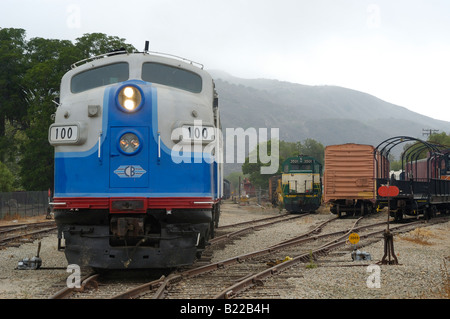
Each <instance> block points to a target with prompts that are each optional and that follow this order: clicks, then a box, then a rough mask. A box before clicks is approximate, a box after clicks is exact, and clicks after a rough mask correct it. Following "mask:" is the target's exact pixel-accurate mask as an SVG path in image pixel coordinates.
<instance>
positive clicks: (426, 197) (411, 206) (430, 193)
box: [376, 136, 450, 221]
mask: <svg viewBox="0 0 450 319" xmlns="http://www.w3.org/2000/svg"><path fill="white" fill-rule="evenodd" d="M404 142H414V144H412V145H410V146H409V147H407V148H406V149H405V150H404V152H403V153H402V157H401V161H402V167H403V169H402V173H401V174H400V176H399V178H395V176H387V175H386V173H385V172H386V171H385V170H384V169H381V170H379V171H378V172H377V175H376V181H377V187H380V186H382V185H390V186H395V187H397V188H398V189H399V194H398V195H397V196H395V197H393V198H390V199H389V200H390V205H389V206H390V215H391V216H392V217H394V220H396V221H400V220H402V219H403V218H404V216H416V217H419V215H423V216H424V217H425V218H427V219H429V218H431V217H434V216H436V214H437V213H438V212H440V213H448V212H449V211H450V149H448V148H447V147H446V146H442V145H436V144H433V143H431V142H426V141H422V140H420V139H416V138H412V137H405V136H401V137H393V138H391V139H388V140H386V141H384V142H382V143H381V144H380V145H379V146H377V149H379V150H380V151H381V152H382V153H384V154H386V155H388V153H389V151H390V149H391V148H393V147H394V146H396V145H399V144H401V143H404ZM423 152H426V154H427V155H426V158H421V156H420V155H421V154H422V153H423ZM378 202H379V203H380V206H387V199H386V198H381V197H380V196H379V197H378Z"/></svg>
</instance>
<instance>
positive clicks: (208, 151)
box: [49, 50, 223, 269]
mask: <svg viewBox="0 0 450 319" xmlns="http://www.w3.org/2000/svg"><path fill="white" fill-rule="evenodd" d="M219 130H220V116H219V108H218V96H217V93H216V90H215V85H214V82H213V79H212V78H211V76H210V75H209V74H208V73H207V72H206V71H205V70H204V69H203V66H202V65H200V64H198V63H196V62H193V61H189V60H186V59H183V58H179V57H175V56H171V55H165V54H160V53H152V52H149V51H148V50H144V52H134V53H128V52H125V51H119V52H114V53H113V54H110V53H107V54H104V55H101V56H96V57H93V58H88V59H86V60H83V61H80V62H77V63H75V64H74V65H72V69H71V70H70V71H68V72H67V73H66V74H65V75H64V76H63V78H62V80H61V90H60V102H59V106H58V108H57V111H56V114H55V122H54V124H52V125H51V126H50V128H49V142H50V144H51V145H53V146H54V148H55V158H54V162H55V180H54V198H53V202H52V205H53V207H54V214H55V220H56V223H57V225H58V237H59V240H61V239H64V243H65V255H66V258H67V260H68V262H69V263H70V264H78V265H80V266H90V267H92V268H98V269H125V268H127V269H132V268H167V267H177V266H181V265H189V264H192V263H193V262H194V260H195V258H196V256H199V255H200V254H201V253H202V251H203V250H204V248H205V245H207V242H208V240H209V239H210V238H211V237H213V236H214V228H215V226H217V224H218V221H219V215H220V199H221V197H222V196H223V167H222V164H221V161H218V160H217V159H218V158H219V157H220V154H222V147H223V143H222V141H221V134H220V131H219Z"/></svg>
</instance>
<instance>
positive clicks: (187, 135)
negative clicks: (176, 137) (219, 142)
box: [182, 125, 214, 141]
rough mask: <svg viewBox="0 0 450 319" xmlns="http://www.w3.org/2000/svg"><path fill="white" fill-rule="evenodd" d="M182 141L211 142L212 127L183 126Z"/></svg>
mask: <svg viewBox="0 0 450 319" xmlns="http://www.w3.org/2000/svg"><path fill="white" fill-rule="evenodd" d="M182 132H183V139H184V140H191V141H192V140H193V141H199V140H201V141H213V140H214V127H211V126H201V125H185V126H183V129H182Z"/></svg>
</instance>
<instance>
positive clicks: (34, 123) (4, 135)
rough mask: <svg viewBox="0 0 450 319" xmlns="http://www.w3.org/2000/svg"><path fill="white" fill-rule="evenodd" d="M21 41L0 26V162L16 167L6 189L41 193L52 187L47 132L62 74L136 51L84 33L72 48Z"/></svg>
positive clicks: (45, 41)
mask: <svg viewBox="0 0 450 319" xmlns="http://www.w3.org/2000/svg"><path fill="white" fill-rule="evenodd" d="M25 38H26V37H25V30H23V29H12V28H11V29H6V28H5V29H1V28H0V161H3V162H4V163H5V164H6V166H7V167H10V168H14V170H13V171H14V175H13V178H11V179H10V180H11V181H13V184H11V185H12V186H10V187H13V188H15V189H24V190H43V189H48V188H49V187H50V188H51V187H52V185H53V169H54V168H53V167H54V166H53V155H54V149H53V147H52V146H50V145H49V143H48V128H49V126H50V125H51V123H52V119H51V115H52V114H54V113H55V110H56V105H55V103H53V100H55V99H56V98H57V97H58V95H59V87H60V81H61V78H62V76H63V75H64V73H66V72H67V71H68V70H70V66H71V64H73V63H75V62H77V61H80V60H83V59H86V58H89V57H92V56H95V55H99V54H103V53H107V52H110V51H113V50H115V49H120V48H125V49H126V50H127V51H135V48H134V47H133V46H132V45H130V44H127V43H126V42H125V39H122V38H119V37H114V36H108V35H106V34H103V33H92V34H84V35H83V36H82V37H80V38H77V39H76V43H75V44H73V43H72V42H71V41H69V40H53V39H44V38H39V37H36V38H32V39H30V40H29V41H28V42H27V41H26V40H25ZM8 172H9V173H10V174H11V171H10V170H8ZM5 174H7V173H5ZM19 181H20V182H19Z"/></svg>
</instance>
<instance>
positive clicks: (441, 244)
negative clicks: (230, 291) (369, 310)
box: [0, 203, 450, 299]
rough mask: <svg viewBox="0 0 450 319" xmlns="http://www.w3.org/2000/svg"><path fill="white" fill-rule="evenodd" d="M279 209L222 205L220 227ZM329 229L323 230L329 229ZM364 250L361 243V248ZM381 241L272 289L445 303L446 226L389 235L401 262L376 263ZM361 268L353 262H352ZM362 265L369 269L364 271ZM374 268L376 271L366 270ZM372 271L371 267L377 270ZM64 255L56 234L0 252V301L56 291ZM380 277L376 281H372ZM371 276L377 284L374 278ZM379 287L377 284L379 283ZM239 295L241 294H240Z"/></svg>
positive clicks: (252, 238)
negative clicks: (35, 262)
mask: <svg viewBox="0 0 450 319" xmlns="http://www.w3.org/2000/svg"><path fill="white" fill-rule="evenodd" d="M279 214H280V212H279V211H278V210H275V209H271V208H262V207H259V206H238V205H237V204H232V203H226V204H224V205H223V206H222V214H221V221H220V225H222V226H224V225H228V224H234V223H238V222H241V221H246V220H254V219H260V218H265V217H270V216H276V215H279ZM332 217H333V216H331V215H330V214H329V213H325V212H324V213H320V214H316V215H311V216H307V217H304V218H300V219H296V220H294V221H292V222H290V223H280V224H275V225H274V226H272V227H270V229H264V230H260V231H256V232H254V233H252V234H249V235H246V236H245V237H244V238H242V239H240V240H235V241H233V242H232V243H230V244H227V245H226V246H225V248H224V249H221V250H217V252H215V253H214V255H213V260H212V261H213V262H214V261H218V260H221V259H224V258H229V257H232V256H233V255H234V256H235V255H239V254H243V253H246V252H250V251H253V250H257V249H259V248H263V247H264V246H265V245H266V244H267V243H270V244H273V238H276V241H277V242H280V241H282V240H284V239H288V238H291V237H293V236H295V235H298V234H300V233H302V232H306V231H308V230H310V229H312V228H313V227H315V226H317V225H318V224H319V223H321V222H322V221H324V220H326V219H329V218H332ZM383 218H386V214H385V213H384V214H379V216H376V217H371V218H370V221H369V222H374V221H376V220H377V219H380V220H383ZM354 221H355V220H350V219H348V220H345V219H344V220H342V221H341V220H339V221H338V222H337V223H336V224H335V226H333V227H342V225H344V224H345V225H351V224H353V223H354ZM333 227H330V229H328V228H327V230H326V231H327V232H328V231H329V232H332V231H333V229H332V228H333ZM39 241H40V242H41V250H40V257H41V258H42V261H43V262H42V269H39V270H18V269H16V268H17V265H18V262H19V261H20V260H21V259H23V258H31V257H33V256H35V255H36V252H37V247H38V242H39ZM362 245H363V246H362ZM383 245H384V243H383V240H379V241H376V242H368V241H367V242H365V241H364V240H361V243H360V246H357V247H358V248H359V249H360V251H364V252H367V253H369V254H370V255H371V257H372V260H370V261H352V259H351V251H352V249H353V248H354V247H353V246H351V245H348V246H346V247H345V248H343V249H340V250H336V251H333V252H331V253H330V254H329V255H327V256H324V257H321V258H319V259H318V260H316V261H315V267H311V268H308V267H306V265H305V264H298V265H297V266H295V267H293V268H291V269H289V270H286V272H283V274H282V277H283V280H284V284H283V285H279V287H281V288H279V289H278V290H277V294H278V297H275V298H281V299H297V298H308V299H335V298H337V299H348V298H352V299H353V298H356V299H368V298H370V299H419V298H444V299H448V298H449V297H450V295H449V290H450V287H449V279H448V268H450V267H449V264H450V222H445V223H440V224H434V225H427V224H423V225H420V226H419V227H418V228H416V229H415V230H413V231H409V232H407V233H404V234H399V235H395V236H394V245H395V253H396V255H397V257H398V260H399V263H400V265H381V266H378V265H375V264H376V263H377V262H378V261H380V260H381V259H382V257H383V253H384V250H383ZM358 263H360V265H358V266H355V265H357V264H358ZM368 265H372V266H371V267H369V266H368ZM373 265H375V266H373ZM377 267H378V268H377ZM66 268H67V261H66V259H65V256H64V252H62V251H58V250H57V238H56V231H53V232H51V233H49V234H48V235H47V236H45V237H43V238H41V239H37V240H35V241H34V242H32V243H23V244H21V245H20V246H19V247H8V248H3V249H1V250H0V299H43V298H48V297H50V296H51V295H52V293H53V292H55V291H56V290H57V289H58V287H60V288H62V284H63V283H64V282H65V280H66V279H67V278H68V276H69V275H70V273H69V272H67V271H66ZM378 275H379V276H378ZM377 276H378V278H379V282H378V281H376V280H375V279H376V277H377ZM274 280H276V278H275V279H274V278H272V279H269V280H267V282H266V283H265V284H264V286H262V287H257V288H255V289H265V287H266V286H267V289H269V288H270V287H271V286H273V285H276V282H274ZM378 283H379V285H378ZM238 298H251V297H246V295H245V293H244V294H243V295H242V296H241V297H238Z"/></svg>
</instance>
